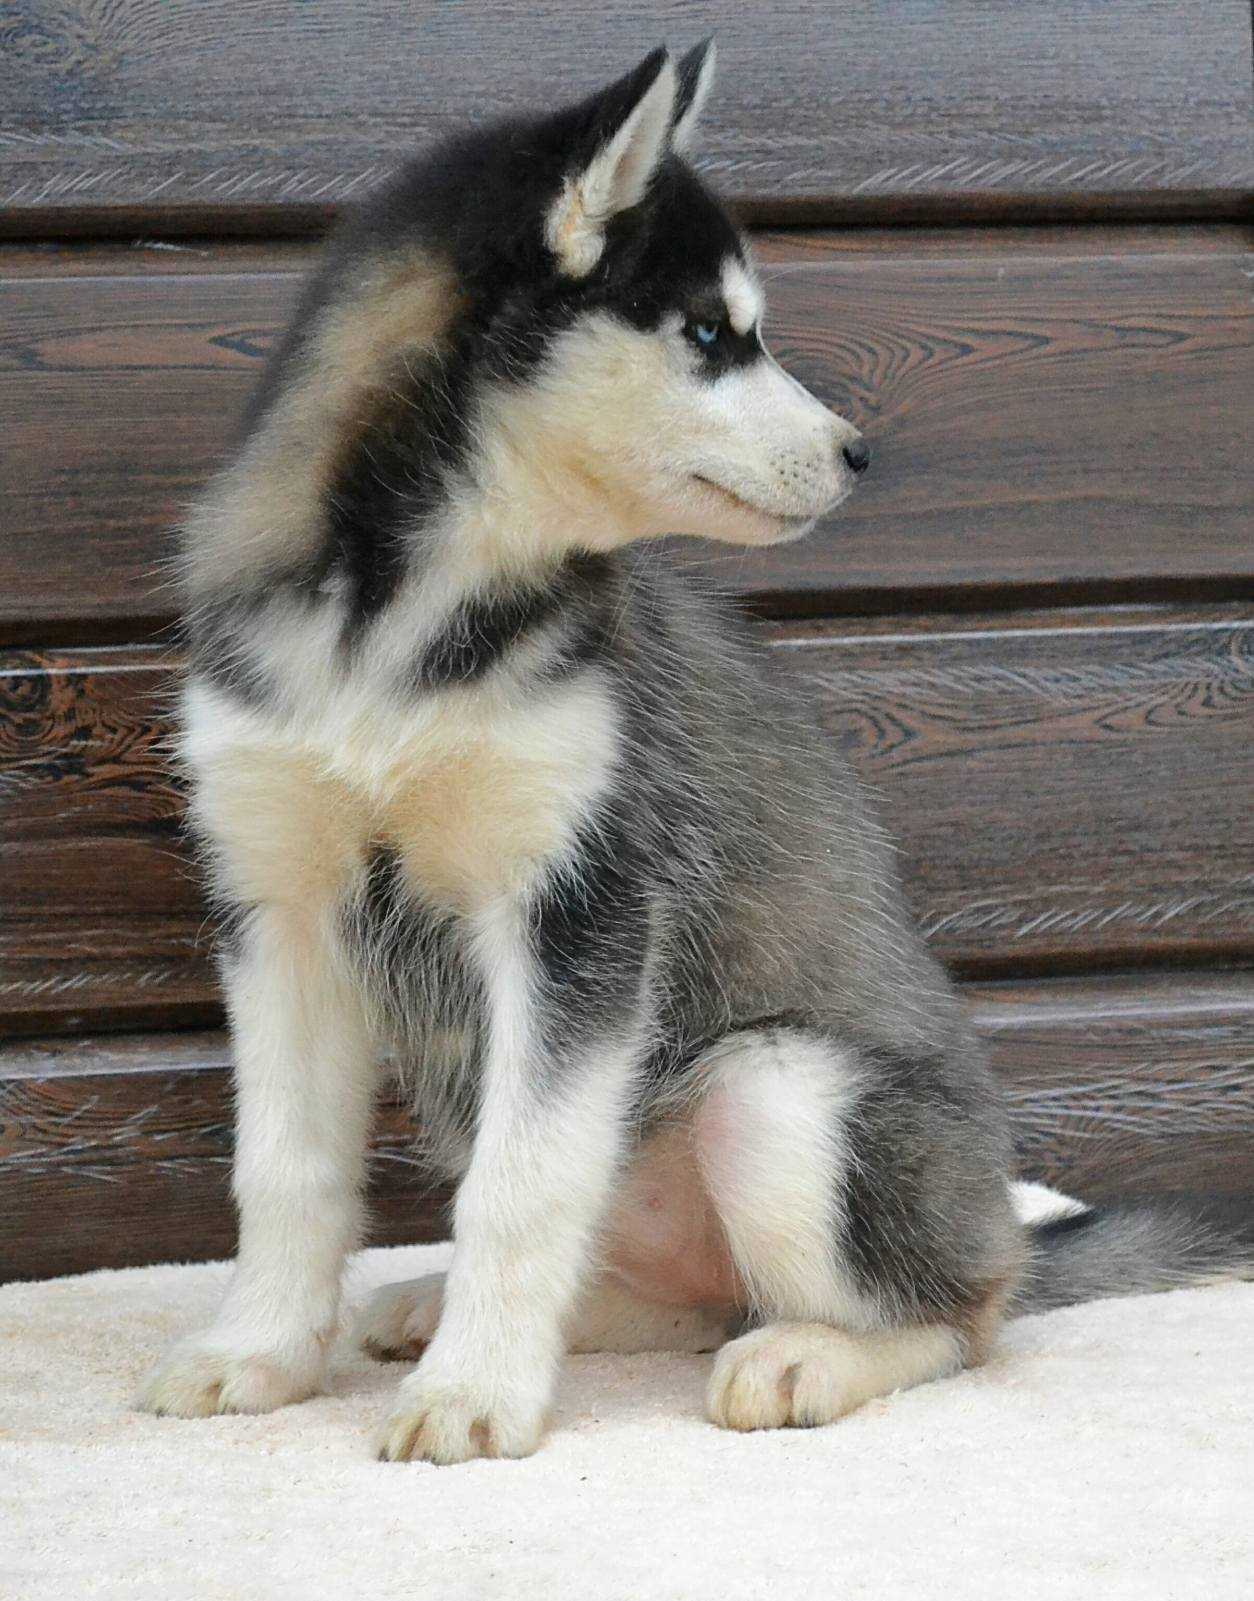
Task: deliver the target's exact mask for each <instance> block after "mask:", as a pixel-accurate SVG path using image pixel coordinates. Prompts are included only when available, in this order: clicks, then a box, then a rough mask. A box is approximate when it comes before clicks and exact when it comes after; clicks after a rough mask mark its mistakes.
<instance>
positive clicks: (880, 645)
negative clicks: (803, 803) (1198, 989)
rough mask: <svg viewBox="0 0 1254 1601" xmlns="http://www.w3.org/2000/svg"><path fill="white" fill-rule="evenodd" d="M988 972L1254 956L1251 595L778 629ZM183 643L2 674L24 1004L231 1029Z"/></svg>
mask: <svg viewBox="0 0 1254 1601" xmlns="http://www.w3.org/2000/svg"><path fill="white" fill-rule="evenodd" d="M772 637H773V638H774V639H775V641H776V643H777V646H778V648H779V649H780V650H781V651H786V652H788V653H790V654H791V655H792V656H793V657H795V658H797V659H798V665H800V666H802V667H803V668H804V669H805V671H806V672H807V674H808V675H809V677H810V678H811V679H812V681H813V684H814V686H815V690H816V693H817V695H818V699H819V704H820V708H821V715H822V719H823V724H824V727H825V728H826V730H827V732H828V734H829V735H830V737H831V738H832V739H834V740H836V741H838V742H840V743H841V745H842V746H844V747H845V748H846V749H847V750H848V752H849V754H850V756H851V758H852V759H853V760H854V762H855V764H856V765H857V766H858V768H859V769H860V770H861V771H862V772H863V773H864V774H865V775H866V776H867V777H868V778H869V779H870V780H871V781H872V782H873V783H874V784H875V786H876V787H877V788H878V790H879V791H880V793H881V795H882V798H883V802H884V808H885V811H886V813H887V818H888V821H889V823H890V826H891V827H892V828H893V830H894V831H895V832H896V834H897V835H898V836H899V837H900V839H901V841H902V870H903V873H904V875H905V879H906V883H907V887H908V890H909V893H910V895H911V897H912V899H913V901H914V903H915V905H916V908H917V910H918V914H919V916H920V917H921V918H922V920H923V923H924V926H925V927H926V928H927V930H928V931H929V934H930V937H931V938H932V941H933V943H934V945H935V948H936V950H937V951H938V952H939V953H940V954H941V955H942V956H943V957H945V958H946V959H947V960H949V961H950V962H952V963H953V964H955V966H956V967H957V968H958V970H959V971H961V972H963V973H965V974H967V975H969V976H976V975H990V974H1011V973H1021V972H1028V971H1036V970H1041V969H1051V970H1057V969H1060V968H1071V969H1077V968H1078V969H1087V968H1090V967H1096V966H1102V965H1105V966H1107V967H1112V966H1115V965H1119V964H1124V963H1128V962H1150V961H1160V960H1168V959H1170V960H1176V959H1180V958H1185V959H1188V960H1190V961H1193V962H1200V961H1216V960H1228V959H1232V958H1239V957H1242V956H1247V955H1249V954H1250V953H1251V952H1254V810H1252V809H1251V807H1250V805H1249V796H1250V794H1251V793H1252V792H1254V625H1252V624H1251V623H1250V622H1249V621H1248V619H1247V618H1243V616H1242V614H1241V612H1240V610H1239V609H1237V608H1231V607H1229V608H1214V609H1201V610H1194V611H1178V610H1171V609H1167V608H1154V607H1149V608H1143V609H1130V610H1128V611H1116V612H1089V611H1079V612H1062V613H1044V614H1023V615H1019V616H1017V617H1016V619H1015V621H1014V625H1013V626H1007V624H1006V621H1005V620H1004V619H999V618H996V617H991V618H979V617H974V618H970V619H963V620H956V621H955V620H954V619H920V620H916V621H915V622H913V623H906V622H902V621H900V620H897V621H892V620H885V621H883V622H881V623H878V624H867V625H845V626H843V627H841V626H838V625H836V624H822V625H820V624H803V623H795V624H789V625H774V626H773V629H772ZM172 670H173V662H172V659H171V658H170V657H169V656H168V655H166V654H163V653H162V652H160V651H158V650H153V649H146V648H142V647H127V648H117V649H101V650H91V651H81V652H72V651H62V652H45V653H34V652H32V653H25V654H24V653H13V655H12V656H11V657H10V659H9V660H8V664H7V670H5V671H4V672H0V767H2V768H3V770H4V772H5V774H6V779H7V784H6V805H5V807H4V811H3V813H2V814H0V877H2V878H3V882H4V884H5V894H4V896H3V910H2V916H3V921H2V922H0V1019H3V1022H4V1026H5V1027H7V1028H8V1029H9V1030H10V1031H12V1032H23V1031H24V1032H27V1033H39V1032H59V1031H65V1032H80V1031H84V1030H86V1029H90V1028H92V1027H96V1026H99V1025H101V1024H104V1025H106V1026H109V1027H139V1026H148V1027H163V1026H167V1025H169V1024H171V1023H180V1022H181V1023H188V1022H193V1021H200V1020H206V1019H211V1018H212V1017H213V1016H214V1015H215V1011H214V1008H215V1004H216V1003H215V993H214V989H213V985H212V982H211V977H210V967H209V950H208V938H207V935H206V929H205V923H204V916H203V911H202V908H201V904H200V901H199V898H198V895H197V892H196V882H195V877H194V874H193V872H192V871H191V869H190V866H189V864H188V862H187V859H186V857H185V855H184V853H183V851H182V848H181V844H180V840H179V837H178V832H177V829H178V818H179V815H180V809H181V803H180V797H179V794H178V792H177V789H176V788H175V786H174V785H173V783H172V782H171V780H170V779H169V777H168V774H167V768H166V763H165V756H164V754H163V740H164V737H165V732H166V728H167V724H166V721H165V711H166V708H167V706H168V705H169V700H170V694H171V688H172V679H171V673H172Z"/></svg>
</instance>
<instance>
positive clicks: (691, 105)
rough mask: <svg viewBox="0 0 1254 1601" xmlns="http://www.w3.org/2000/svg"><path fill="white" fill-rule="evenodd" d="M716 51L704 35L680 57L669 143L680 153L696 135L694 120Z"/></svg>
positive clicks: (709, 84)
mask: <svg viewBox="0 0 1254 1601" xmlns="http://www.w3.org/2000/svg"><path fill="white" fill-rule="evenodd" d="M717 54H718V52H717V51H716V50H715V48H714V40H713V39H703V40H702V41H701V43H700V44H699V45H697V47H696V48H695V49H694V50H690V51H689V52H688V54H687V55H686V56H684V58H683V59H682V60H681V61H680V63H679V69H678V72H677V73H676V77H677V79H678V84H679V88H678V91H677V93H676V95H675V122H674V126H673V127H672V128H671V146H672V148H673V149H674V150H675V151H676V152H677V153H678V154H679V155H681V156H686V155H687V154H688V153H689V151H691V149H692V147H693V144H694V143H695V142H696V137H697V124H698V123H699V122H700V120H701V113H702V112H703V111H704V110H705V103H706V101H707V100H708V99H709V98H710V90H711V89H712V88H713V87H714V68H715V64H716V58H717Z"/></svg>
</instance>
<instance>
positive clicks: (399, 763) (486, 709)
mask: <svg viewBox="0 0 1254 1601" xmlns="http://www.w3.org/2000/svg"><path fill="white" fill-rule="evenodd" d="M617 745H618V739H617V728H616V718H615V716H614V707H613V704H612V701H611V698H610V696H609V695H608V694H607V693H606V691H605V687H604V686H603V685H602V684H599V683H595V682H590V683H586V684H581V685H571V686H566V687H564V688H559V689H557V690H555V691H554V692H552V693H550V694H546V695H543V696H537V697H535V698H534V699H531V700H527V701H523V702H521V703H518V702H515V703H513V704H508V705H502V704H494V703H493V702H492V701H491V700H490V699H486V698H485V699H477V698H475V697H467V698H464V699H463V700H462V701H461V702H460V703H457V702H454V703H453V704H451V705H448V706H443V707H441V708H439V710H438V712H437V713H436V714H435V715H432V716H430V717H428V718H425V719H419V720H417V723H416V726H415V727H414V728H413V730H412V731H411V735H410V737H409V738H408V739H405V740H402V741H401V742H400V743H399V744H398V745H393V746H392V748H391V749H390V750H389V749H387V748H386V747H378V746H377V747H376V748H375V749H374V750H369V749H363V750H359V751H357V752H356V753H354V752H353V751H352V749H351V747H350V749H349V751H348V753H347V754H348V767H349V772H346V776H350V775H351V777H350V781H352V782H353V783H354V785H355V787H358V788H359V789H364V790H365V791H366V793H367V795H368V805H367V808H366V810H367V813H368V817H369V836H370V837H369V840H368V842H367V843H368V847H369V848H370V849H372V850H375V851H377V850H380V849H382V850H385V851H386V852H387V853H388V854H389V855H390V856H391V857H392V858H393V860H394V861H395V863H396V867H397V870H398V871H399V873H400V874H401V876H402V878H403V879H404V881H405V882H406V884H407V885H408V887H409V888H410V889H411V890H412V891H413V892H414V893H415V894H416V895H418V896H419V898H420V899H421V900H423V901H424V902H425V903H426V904H428V905H431V906H435V907H439V908H442V909H447V910H449V911H452V912H469V911H473V910H474V909H475V908H476V907H478V906H481V905H482V904H484V902H485V900H487V899H490V898H491V897H493V896H495V895H497V894H499V893H501V892H502V891H506V892H508V891H521V890H523V889H525V888H526V887H527V885H528V884H529V883H530V882H532V881H533V880H534V879H535V877H536V876H537V875H538V874H539V873H541V872H542V871H543V870H544V867H545V865H546V864H547V863H549V862H551V861H553V860H555V859H557V858H560V857H561V856H562V855H564V854H565V853H566V852H568V851H569V850H570V849H571V848H572V846H573V844H574V841H575V839H576V837H577V835H578V832H579V830H580V826H581V824H582V823H583V822H584V821H585V820H586V819H587V818H588V817H589V816H590V815H592V814H595V812H596V811H597V809H598V807H599V805H600V804H601V803H602V802H603V800H604V797H605V794H606V792H607V790H608V788H609V786H610V783H611V781H612V774H613V770H614V768H615V765H616V762H617V754H618V752H617ZM354 756H355V757H356V759H355V760H354ZM354 767H355V769H356V771H355V772H352V771H351V770H352V769H353V768H354Z"/></svg>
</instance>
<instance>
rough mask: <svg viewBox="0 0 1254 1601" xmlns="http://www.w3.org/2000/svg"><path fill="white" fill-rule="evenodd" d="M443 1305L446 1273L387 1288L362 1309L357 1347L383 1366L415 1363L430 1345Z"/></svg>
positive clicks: (406, 1281) (358, 1321) (374, 1295)
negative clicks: (390, 1363) (393, 1363)
mask: <svg viewBox="0 0 1254 1601" xmlns="http://www.w3.org/2000/svg"><path fill="white" fill-rule="evenodd" d="M443 1305H444V1274H443V1273H430V1274H428V1275H427V1277H426V1278H422V1279H407V1280H405V1282H404V1283H402V1284H387V1285H385V1286H384V1287H383V1289H381V1290H376V1291H375V1292H374V1294H373V1295H372V1296H371V1297H370V1299H369V1300H368V1301H367V1302H366V1304H365V1306H364V1307H363V1308H362V1309H361V1312H360V1314H359V1315H358V1318H357V1323H356V1327H355V1330H354V1334H355V1338H356V1340H357V1343H358V1344H359V1345H360V1346H361V1347H362V1349H363V1350H365V1351H368V1352H369V1353H370V1355H371V1356H373V1357H376V1358H377V1359H378V1360H379V1361H380V1362H416V1361H417V1360H418V1358H419V1357H420V1356H421V1355H422V1353H423V1352H424V1351H425V1350H426V1348H427V1346H428V1345H430V1343H431V1340H432V1337H433V1336H434V1334H435V1331H436V1326H437V1325H438V1323H439V1321H440V1312H441V1310H442V1308H443Z"/></svg>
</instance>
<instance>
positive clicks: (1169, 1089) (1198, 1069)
mask: <svg viewBox="0 0 1254 1601" xmlns="http://www.w3.org/2000/svg"><path fill="white" fill-rule="evenodd" d="M968 994H969V996H970V999H971V1002H972V1005H973V1007H974V1008H975V1016H976V1020H977V1023H978V1025H979V1028H980V1031H981V1034H982V1035H983V1037H984V1039H985V1041H986V1042H987V1045H988V1048H989V1051H990V1055H991V1059H992V1063H993V1067H994V1069H995V1070H996V1072H997V1074H998V1076H999V1077H1000V1079H1001V1080H1002V1082H1003V1084H1004V1085H1005V1090H1006V1094H1007V1096H1008V1098H1009V1101H1010V1108H1011V1115H1012V1118H1013V1121H1014V1127H1015V1131H1016V1144H1017V1149H1018V1153H1019V1163H1020V1168H1021V1170H1022V1172H1023V1174H1024V1176H1025V1177H1028V1178H1034V1179H1038V1180H1040V1181H1041V1182H1043V1183H1046V1184H1053V1185H1056V1186H1058V1188H1060V1189H1063V1190H1065V1191H1067V1192H1068V1193H1070V1194H1073V1195H1079V1196H1082V1197H1084V1198H1085V1199H1086V1200H1092V1201H1103V1200H1114V1199H1117V1198H1119V1197H1120V1196H1127V1195H1135V1194H1149V1193H1155V1192H1159V1191H1185V1190H1193V1191H1211V1192H1214V1193H1218V1194H1229V1195H1248V1196H1250V1197H1252V1198H1254V973H1250V972H1242V973H1232V974H1228V975H1223V976H1220V975H1216V974H1197V975H1193V976H1187V975H1183V974H1171V973H1161V974H1153V975H1144V976H1141V977H1137V978H1122V979H1120V978H1105V979H1100V980H1097V981H1089V980H1075V979H1073V980H1061V981H1057V980H1056V981H1054V982H1053V983H1049V984H1040V983H1036V984H1025V983H1020V984H1002V985H993V986H972V987H971V988H970V989H969V990H968Z"/></svg>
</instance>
